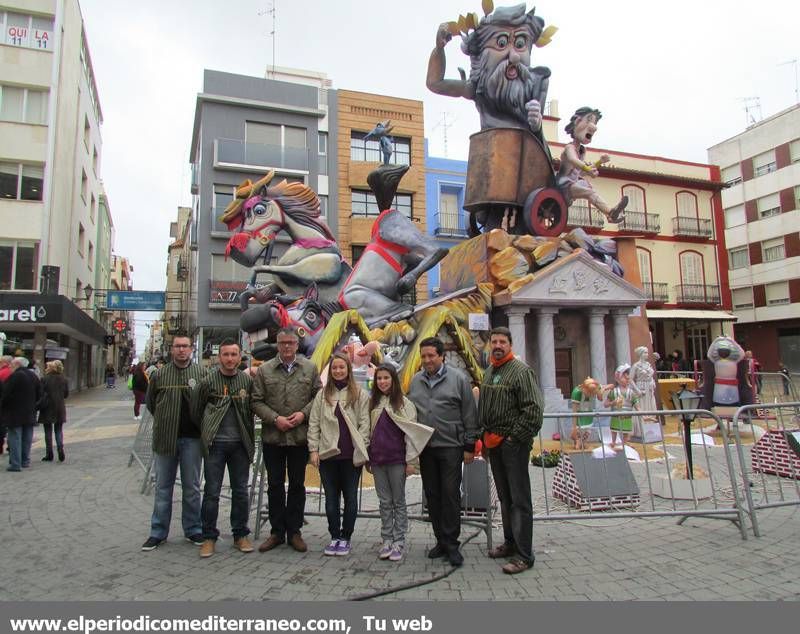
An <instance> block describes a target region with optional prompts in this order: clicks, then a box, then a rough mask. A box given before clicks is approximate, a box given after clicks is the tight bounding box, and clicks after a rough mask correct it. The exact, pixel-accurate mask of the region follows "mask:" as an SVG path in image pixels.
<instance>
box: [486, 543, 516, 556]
mask: <svg viewBox="0 0 800 634" xmlns="http://www.w3.org/2000/svg"><path fill="white" fill-rule="evenodd" d="M516 553H517V549H516V548H514V546H513V545H512V544H509V543H507V542H503V543H502V544H500V545H499V546H495V547H494V548H492V549H491V550H490V551H489V553H488V554H489V557H490V558H491V559H505V558H506V557H511V555H515V554H516Z"/></svg>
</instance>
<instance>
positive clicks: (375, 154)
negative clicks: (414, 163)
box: [350, 130, 411, 165]
mask: <svg viewBox="0 0 800 634" xmlns="http://www.w3.org/2000/svg"><path fill="white" fill-rule="evenodd" d="M366 135H367V133H366V132H358V131H356V130H354V131H353V132H351V133H350V159H351V160H353V161H366V162H370V163H380V162H382V161H383V155H382V154H381V151H380V143H379V142H378V141H377V140H375V139H369V140H366V141H365V140H364V137H365V136H366ZM389 160H390V162H392V163H394V164H395V165H411V139H406V138H401V137H394V139H393V143H392V158H391V159H389Z"/></svg>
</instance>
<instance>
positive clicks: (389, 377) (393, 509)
mask: <svg viewBox="0 0 800 634" xmlns="http://www.w3.org/2000/svg"><path fill="white" fill-rule="evenodd" d="M369 410H370V442H369V448H368V451H369V463H368V464H367V469H368V470H369V471H370V473H372V478H373V479H374V480H375V493H377V495H378V509H379V510H380V514H381V540H382V544H381V547H380V550H379V551H378V558H379V559H388V560H389V561H401V560H402V559H403V555H404V554H405V547H406V531H407V530H408V510H407V506H406V477H408V476H410V475H413V474H415V473H419V454H420V453H421V452H422V450H423V449H424V448H425V445H426V444H428V441H429V440H430V438H431V435H432V434H433V429H432V428H431V427H426V426H425V425H422V424H420V423H418V422H417V409H416V408H415V407H414V404H413V403H412V402H411V401H410V400H409V399H407V398H406V397H405V396H403V391H402V389H401V387H400V379H399V378H398V376H397V370H396V369H395V368H394V366H392V365H389V364H385V365H381V366H379V367H378V368H377V369H376V370H375V376H374V379H373V383H372V395H371V397H370V403H369Z"/></svg>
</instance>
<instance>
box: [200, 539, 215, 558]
mask: <svg viewBox="0 0 800 634" xmlns="http://www.w3.org/2000/svg"><path fill="white" fill-rule="evenodd" d="M216 549H217V542H215V541H214V540H213V539H207V540H205V541H204V542H203V544H202V545H201V546H200V556H201V557H202V558H203V559H205V558H206V557H211V555H213V554H214V551H215V550H216Z"/></svg>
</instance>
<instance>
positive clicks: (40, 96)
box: [25, 90, 48, 124]
mask: <svg viewBox="0 0 800 634" xmlns="http://www.w3.org/2000/svg"><path fill="white" fill-rule="evenodd" d="M47 97H48V93H46V92H44V91H42V90H29V91H28V98H27V99H26V101H25V122H26V123H41V124H45V123H47Z"/></svg>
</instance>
